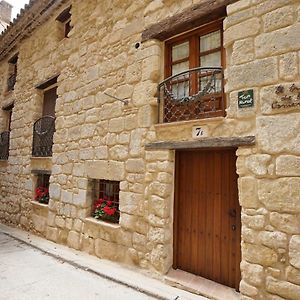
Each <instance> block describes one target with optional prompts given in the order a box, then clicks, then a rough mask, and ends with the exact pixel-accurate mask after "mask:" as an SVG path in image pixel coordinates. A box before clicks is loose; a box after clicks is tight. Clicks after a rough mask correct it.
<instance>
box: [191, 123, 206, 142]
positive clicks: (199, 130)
mask: <svg viewBox="0 0 300 300" xmlns="http://www.w3.org/2000/svg"><path fill="white" fill-rule="evenodd" d="M206 136H207V128H206V127H205V126H194V127H193V129H192V137H193V138H194V139H201V138H202V137H206Z"/></svg>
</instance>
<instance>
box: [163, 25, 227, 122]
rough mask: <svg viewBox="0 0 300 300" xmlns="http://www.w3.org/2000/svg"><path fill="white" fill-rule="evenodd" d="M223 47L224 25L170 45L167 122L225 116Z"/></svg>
mask: <svg viewBox="0 0 300 300" xmlns="http://www.w3.org/2000/svg"><path fill="white" fill-rule="evenodd" d="M222 44H223V37H222V22H221V21H218V22H215V23H212V24H209V25H206V26H202V27H201V28H199V29H197V30H195V31H192V32H189V33H187V34H185V35H182V36H179V37H176V38H174V39H171V40H169V41H167V42H166V56H165V58H166V64H165V76H166V78H169V79H167V80H165V81H164V82H162V84H160V86H159V88H160V96H159V97H160V100H163V107H162V116H160V117H162V118H163V121H164V122H174V121H181V120H191V119H199V118H205V117H214V116H220V115H224V105H223V96H222V93H223V80H222V78H223V76H222V66H223V61H224V58H223V47H222Z"/></svg>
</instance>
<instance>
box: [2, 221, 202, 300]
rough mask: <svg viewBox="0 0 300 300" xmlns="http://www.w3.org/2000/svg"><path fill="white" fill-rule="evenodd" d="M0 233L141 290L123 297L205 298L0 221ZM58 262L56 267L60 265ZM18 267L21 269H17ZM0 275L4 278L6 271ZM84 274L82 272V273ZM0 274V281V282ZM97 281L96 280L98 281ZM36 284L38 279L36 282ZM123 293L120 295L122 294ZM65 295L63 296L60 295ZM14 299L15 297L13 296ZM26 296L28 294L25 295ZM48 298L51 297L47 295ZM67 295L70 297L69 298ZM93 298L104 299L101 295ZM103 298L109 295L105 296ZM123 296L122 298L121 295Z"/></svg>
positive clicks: (179, 299) (197, 299)
mask: <svg viewBox="0 0 300 300" xmlns="http://www.w3.org/2000/svg"><path fill="white" fill-rule="evenodd" d="M0 233H1V235H2V236H6V237H10V238H12V239H14V240H16V241H19V242H21V243H23V244H24V243H25V244H24V245H26V246H27V247H29V248H31V249H34V250H36V251H38V252H40V253H42V254H47V255H48V256H50V257H52V258H55V259H56V261H58V262H60V264H61V263H65V264H68V265H70V266H73V267H75V268H77V269H79V270H77V271H78V272H79V271H80V272H86V274H89V275H90V274H93V276H97V277H98V278H99V283H100V282H101V280H102V281H105V280H108V281H109V282H110V285H114V284H115V289H116V287H117V286H119V285H121V286H123V288H129V289H133V290H134V291H135V292H137V293H140V294H139V295H140V296H138V294H137V295H135V294H134V293H132V295H131V296H130V297H129V298H126V299H146V298H145V297H146V296H147V297H148V298H147V299H167V300H183V299H186V300H205V299H207V298H204V297H202V296H197V295H195V294H191V293H188V292H186V291H183V290H180V289H177V288H174V287H171V286H169V285H167V284H165V283H163V282H162V281H159V280H156V279H153V278H151V277H150V275H149V277H148V276H146V275H145V274H143V273H142V272H141V271H140V270H139V269H130V268H128V267H126V266H122V265H120V264H117V263H114V262H111V261H107V260H104V259H99V258H97V257H95V256H91V255H88V254H86V253H84V252H80V251H76V250H73V249H70V248H68V247H66V246H62V245H58V244H55V243H53V242H50V241H48V240H46V239H43V238H40V237H37V236H35V235H32V234H30V233H28V232H25V231H22V230H20V229H17V228H11V227H8V226H5V225H2V224H0ZM1 256H2V257H0V260H2V259H4V260H5V255H4V256H3V255H1ZM18 256H19V257H20V256H22V252H20V253H18ZM60 264H59V265H57V267H58V268H59V267H60ZM20 271H21V270H20ZM1 276H4V277H3V278H5V272H4V273H2V275H1ZM83 278H85V277H84V274H83ZM1 280H2V279H1V277H0V283H1ZM97 282H98V281H97ZM37 284H38V283H37ZM119 290H120V292H122V293H125V294H124V295H127V294H126V293H127V292H126V291H123V290H122V288H119ZM124 297H125V296H123V298H124ZM62 298H64V299H68V298H66V297H65V296H64V297H62ZM14 299H17V298H14ZM28 299H29V298H28ZM48 299H51V297H50V298H48ZM69 299H70V298H69ZM95 299H104V298H101V297H100V296H99V297H98V298H95ZM105 299H112V298H110V297H109V296H108V298H107V297H105ZM124 299H125V298H124Z"/></svg>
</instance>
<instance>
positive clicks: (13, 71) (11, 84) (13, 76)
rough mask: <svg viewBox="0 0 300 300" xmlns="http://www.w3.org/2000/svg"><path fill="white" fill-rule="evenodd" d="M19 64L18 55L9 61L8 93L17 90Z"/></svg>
mask: <svg viewBox="0 0 300 300" xmlns="http://www.w3.org/2000/svg"><path fill="white" fill-rule="evenodd" d="M17 62H18V54H16V55H14V56H13V57H12V58H11V59H10V60H9V61H8V64H9V66H8V78H7V91H12V90H14V88H15V83H16V80H17Z"/></svg>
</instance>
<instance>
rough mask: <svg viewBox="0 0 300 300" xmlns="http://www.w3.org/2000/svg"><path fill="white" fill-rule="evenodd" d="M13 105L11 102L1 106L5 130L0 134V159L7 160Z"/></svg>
mask: <svg viewBox="0 0 300 300" xmlns="http://www.w3.org/2000/svg"><path fill="white" fill-rule="evenodd" d="M13 107H14V105H13V104H11V105H9V106H6V107H3V112H4V123H5V124H4V125H5V130H4V131H3V132H1V134H0V160H7V159H8V156H9V137H10V130H11V116H12V110H13Z"/></svg>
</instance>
